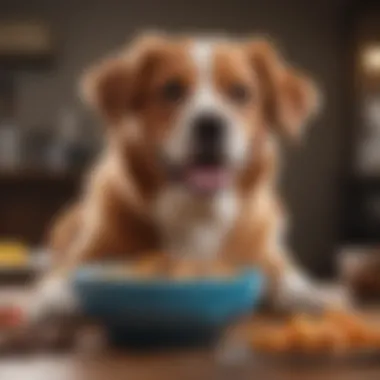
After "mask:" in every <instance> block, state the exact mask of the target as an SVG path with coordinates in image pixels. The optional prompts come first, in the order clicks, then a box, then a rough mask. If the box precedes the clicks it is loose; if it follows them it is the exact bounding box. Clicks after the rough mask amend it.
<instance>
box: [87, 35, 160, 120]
mask: <svg viewBox="0 0 380 380" xmlns="http://www.w3.org/2000/svg"><path fill="white" fill-rule="evenodd" d="M163 44H164V37H163V36H161V35H157V34H148V35H144V36H142V37H139V38H138V39H137V40H135V41H134V43H133V44H132V46H131V47H129V48H128V49H127V50H126V51H125V52H124V53H123V54H120V55H118V56H115V57H111V58H108V59H106V60H105V61H104V62H102V63H100V64H98V65H95V66H94V67H93V68H90V69H89V70H88V71H87V72H86V73H85V75H84V77H83V79H82V82H81V94H82V96H83V98H84V101H85V102H86V103H87V104H89V105H90V107H92V108H93V109H94V110H95V111H96V112H98V113H100V115H101V116H102V117H103V118H104V119H105V120H106V122H107V123H110V124H117V123H119V122H120V121H121V120H123V118H124V117H125V116H128V114H129V113H131V112H133V110H134V109H135V108H136V107H138V105H139V104H140V103H141V101H142V100H143V99H142V97H143V96H144V94H143V91H144V87H145V86H144V81H147V80H148V79H147V78H149V74H150V71H151V69H152V67H153V65H154V62H155V61H156V58H157V57H158V56H159V53H160V51H161V50H162V46H163Z"/></svg>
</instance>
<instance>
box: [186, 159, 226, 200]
mask: <svg viewBox="0 0 380 380" xmlns="http://www.w3.org/2000/svg"><path fill="white" fill-rule="evenodd" d="M182 180H183V182H184V184H185V185H186V186H187V187H188V188H189V189H191V190H192V191H194V192H197V193H201V194H213V193H216V192H218V191H220V190H222V189H224V188H226V187H227V186H228V185H229V183H230V181H231V173H230V170H229V169H228V168H227V167H224V166H222V165H192V166H189V167H187V168H186V169H185V170H184V173H183V176H182Z"/></svg>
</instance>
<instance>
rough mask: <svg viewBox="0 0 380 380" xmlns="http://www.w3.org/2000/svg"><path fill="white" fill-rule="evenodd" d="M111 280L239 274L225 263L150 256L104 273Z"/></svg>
mask: <svg viewBox="0 0 380 380" xmlns="http://www.w3.org/2000/svg"><path fill="white" fill-rule="evenodd" d="M104 273H105V276H106V277H107V279H109V280H115V279H123V278H133V279H149V278H162V277H164V278H168V279H173V280H184V279H199V278H213V277H215V278H226V277H227V278H228V277H232V276H234V275H236V274H237V273H238V270H237V268H234V267H233V266H232V265H230V264H228V263H226V262H223V261H203V260H190V259H178V258H176V259H171V258H169V257H166V256H162V255H161V256H157V255H156V256H154V257H152V256H149V257H146V258H143V259H141V260H137V261H134V262H130V263H128V264H120V265H116V266H113V267H111V268H108V269H106V270H105V271H104Z"/></svg>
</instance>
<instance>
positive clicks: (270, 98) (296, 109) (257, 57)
mask: <svg viewBox="0 0 380 380" xmlns="http://www.w3.org/2000/svg"><path fill="white" fill-rule="evenodd" d="M246 49H247V51H248V54H249V59H250V61H251V64H252V66H253V69H254V71H255V74H256V76H257V80H258V83H259V92H260V97H261V102H262V107H263V113H264V114H263V117H264V119H265V121H266V123H267V124H269V125H270V126H272V127H274V128H278V129H280V130H281V131H284V132H285V133H286V134H287V135H289V136H291V137H297V136H299V135H300V133H301V132H302V127H303V126H304V125H305V124H306V123H307V122H308V121H309V119H310V118H311V117H312V116H314V115H316V113H317V112H318V110H319V108H320V105H321V99H320V95H319V92H318V90H317V88H316V86H315V84H314V83H313V81H312V80H311V79H310V78H308V77H307V76H306V75H304V74H303V73H301V72H300V71H298V70H296V69H294V68H292V67H290V66H289V65H288V64H287V63H286V62H285V61H284V59H283V58H282V57H281V56H280V55H279V54H278V52H277V51H276V49H275V48H274V47H273V45H272V44H271V43H269V42H268V41H267V40H264V39H260V40H256V41H253V42H250V43H248V44H247V45H246Z"/></svg>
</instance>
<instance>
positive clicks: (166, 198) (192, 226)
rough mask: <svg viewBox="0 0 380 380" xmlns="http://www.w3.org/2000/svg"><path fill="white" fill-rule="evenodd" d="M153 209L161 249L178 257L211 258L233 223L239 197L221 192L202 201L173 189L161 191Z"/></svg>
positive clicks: (231, 193)
mask: <svg viewBox="0 0 380 380" xmlns="http://www.w3.org/2000/svg"><path fill="white" fill-rule="evenodd" d="M155 206H156V207H155V216H156V221H157V223H158V228H159V231H160V232H161V234H162V239H163V242H164V249H166V250H168V251H171V252H172V253H173V254H178V255H187V256H191V257H200V258H212V257H214V256H215V255H216V254H217V253H218V251H219V249H220V248H221V245H222V244H223V242H224V239H225V237H226V235H227V233H228V232H229V230H230V229H231V228H232V226H233V224H234V222H235V220H236V217H237V213H238V198H237V196H236V195H235V194H234V193H233V192H223V193H221V194H218V195H217V196H215V197H212V198H205V199H202V198H199V197H195V196H193V195H191V194H189V193H187V192H184V191H182V190H181V189H175V188H173V189H167V190H165V191H163V192H162V193H161V194H160V195H159V196H158V198H157V200H156V205H155Z"/></svg>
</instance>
